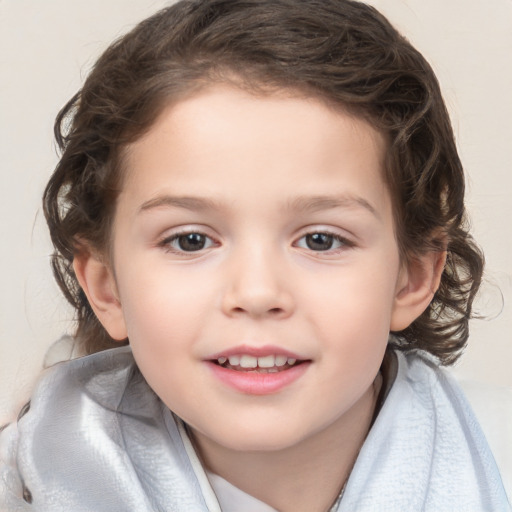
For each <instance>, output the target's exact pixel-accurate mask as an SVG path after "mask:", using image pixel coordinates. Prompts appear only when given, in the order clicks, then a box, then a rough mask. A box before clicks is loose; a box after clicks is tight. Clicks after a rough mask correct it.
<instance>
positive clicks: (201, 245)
mask: <svg viewBox="0 0 512 512" xmlns="http://www.w3.org/2000/svg"><path fill="white" fill-rule="evenodd" d="M214 244H215V242H214V241H213V240H212V239H211V238H210V237H209V236H207V235H205V234H204V233H198V232H195V231H191V232H188V233H177V234H175V235H172V236H169V237H167V238H165V239H164V240H162V242H160V245H161V246H162V247H165V248H166V249H167V250H169V251H170V252H176V253H183V252H198V251H202V250H204V249H208V248H210V247H212V246H213V245H214Z"/></svg>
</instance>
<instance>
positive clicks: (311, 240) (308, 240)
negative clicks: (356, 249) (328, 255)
mask: <svg viewBox="0 0 512 512" xmlns="http://www.w3.org/2000/svg"><path fill="white" fill-rule="evenodd" d="M296 245H297V247H301V248H303V249H310V250H311V251H330V250H332V249H339V248H340V247H343V246H345V245H349V243H348V241H347V240H345V239H344V238H342V237H340V236H337V235H333V234H331V233H320V232H319V233H309V234H307V235H305V236H303V237H301V238H299V240H298V242H297V244H296Z"/></svg>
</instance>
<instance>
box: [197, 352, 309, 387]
mask: <svg viewBox="0 0 512 512" xmlns="http://www.w3.org/2000/svg"><path fill="white" fill-rule="evenodd" d="M205 363H207V365H208V367H209V368H210V370H211V371H212V373H213V376H214V377H215V379H216V380H218V381H220V382H221V383H222V384H223V385H225V386H227V387H228V388H230V389H232V390H235V391H236V392H239V393H243V394H248V395H269V394H275V393H278V392H280V391H281V390H283V389H284V388H286V387H288V386H291V385H292V384H293V383H294V382H295V381H296V380H298V379H300V378H301V377H302V376H303V375H304V374H305V373H306V372H307V370H308V368H309V367H310V366H311V363H312V360H310V359H304V358H302V357H300V356H299V355H297V354H293V353H291V352H288V351H287V350H282V349H281V348H278V347H272V346H270V345H267V346H265V347H251V346H247V345H244V346H239V347H237V348H235V347H233V348H232V349H231V350H228V351H224V352H221V353H217V354H215V355H212V356H211V357H210V358H208V359H207V360H206V361H205Z"/></svg>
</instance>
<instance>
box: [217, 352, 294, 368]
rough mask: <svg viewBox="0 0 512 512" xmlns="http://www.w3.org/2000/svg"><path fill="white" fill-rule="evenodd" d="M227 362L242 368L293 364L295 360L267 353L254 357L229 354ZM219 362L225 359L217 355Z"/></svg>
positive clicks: (222, 362)
mask: <svg viewBox="0 0 512 512" xmlns="http://www.w3.org/2000/svg"><path fill="white" fill-rule="evenodd" d="M228 359H229V364H230V365H231V366H241V367H242V368H256V367H260V368H272V367H274V366H284V365H285V364H289V365H293V364H295V363H296V362H297V360H296V359H294V358H293V357H286V356H274V355H268V356H263V357H254V356H250V355H246V354H243V355H238V356H229V358H228ZM217 361H218V363H219V364H224V363H225V362H226V361H227V359H226V358H225V357H219V358H218V359H217Z"/></svg>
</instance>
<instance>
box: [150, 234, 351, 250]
mask: <svg viewBox="0 0 512 512" xmlns="http://www.w3.org/2000/svg"><path fill="white" fill-rule="evenodd" d="M190 235H198V236H200V237H204V239H205V240H207V241H210V243H209V244H208V242H206V244H207V246H206V247H204V246H203V247H200V248H199V249H198V250H192V251H187V250H184V249H183V248H176V247H174V246H173V244H174V243H176V242H178V243H179V240H180V238H182V237H187V236H190ZM314 235H324V236H327V237H329V238H330V240H329V241H330V242H332V243H334V242H337V243H339V244H340V246H339V247H337V248H334V249H332V248H329V249H325V250H317V251H315V250H314V249H311V247H300V246H299V245H298V243H299V242H300V241H301V240H302V239H306V238H307V237H308V236H314ZM306 244H307V242H306ZM157 245H158V246H159V247H162V248H164V249H165V250H166V252H169V253H173V254H177V255H180V256H185V255H193V254H196V253H197V254H200V253H201V252H202V251H204V250H205V249H209V248H210V247H214V246H216V245H218V242H216V241H215V240H214V239H213V238H212V237H211V236H209V235H207V234H206V233H203V232H201V231H199V230H183V231H180V232H177V233H174V234H173V235H171V236H168V237H165V238H164V239H163V240H161V241H160V242H158V244H157ZM293 245H294V246H295V247H299V248H301V249H306V250H308V251H311V252H313V253H319V254H325V255H330V254H336V253H339V252H342V251H343V250H346V249H349V248H352V247H354V246H355V243H354V242H353V241H351V240H349V239H347V238H345V237H343V236H341V235H338V234H336V233H332V232H330V231H329V230H316V231H315V230H314V231H310V232H308V233H305V234H303V235H302V236H301V237H299V238H298V239H297V240H296V241H295V242H294V244H293Z"/></svg>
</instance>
